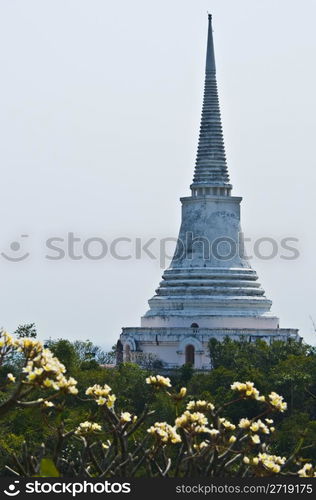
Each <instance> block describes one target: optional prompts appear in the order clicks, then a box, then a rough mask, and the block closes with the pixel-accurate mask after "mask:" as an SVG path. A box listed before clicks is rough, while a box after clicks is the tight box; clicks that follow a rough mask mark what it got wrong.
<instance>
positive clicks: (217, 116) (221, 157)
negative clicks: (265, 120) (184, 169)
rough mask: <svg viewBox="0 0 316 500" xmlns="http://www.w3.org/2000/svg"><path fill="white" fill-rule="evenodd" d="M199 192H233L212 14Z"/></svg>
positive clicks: (197, 168) (197, 178) (197, 167)
mask: <svg viewBox="0 0 316 500" xmlns="http://www.w3.org/2000/svg"><path fill="white" fill-rule="evenodd" d="M199 188H210V189H209V193H210V194H215V193H216V192H217V193H220V194H224V195H225V194H226V195H229V194H230V190H231V185H230V184H229V175H228V169H227V163H226V154H225V146H224V138H223V129H222V121H221V113H220V107H219V99H218V91H217V81H216V65H215V54H214V40H213V28H212V15H211V14H209V15H208V39H207V53H206V67H205V84H204V99H203V108H202V117H201V126H200V135H199V143H198V151H197V157H196V164H195V172H194V178H193V184H192V185H191V189H192V191H193V192H194V193H196V194H198V193H199V191H200V189H199ZM212 188H213V189H212ZM214 188H215V189H214ZM217 188H218V190H217V191H216V189H217Z"/></svg>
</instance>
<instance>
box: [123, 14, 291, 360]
mask: <svg viewBox="0 0 316 500" xmlns="http://www.w3.org/2000/svg"><path fill="white" fill-rule="evenodd" d="M190 188H191V196H188V197H185V198H181V203H182V223H181V227H180V232H179V237H178V243H177V247H176V250H175V254H174V257H173V260H172V262H171V265H170V267H169V268H168V269H167V270H166V271H165V272H164V274H163V276H162V281H161V283H160V284H159V287H158V289H157V290H156V294H155V295H154V297H153V298H151V299H150V300H149V310H148V311H147V312H146V314H145V315H144V316H143V317H142V318H141V326H140V327H129V328H123V330H122V333H121V335H120V340H119V341H118V361H123V360H124V361H133V360H135V359H136V358H137V356H136V355H135V353H138V352H143V353H152V354H153V355H155V356H156V357H157V359H159V360H161V361H162V362H163V365H164V366H165V367H166V368H175V367H179V366H181V365H183V364H184V363H192V365H193V366H194V368H195V369H201V370H203V369H210V368H211V365H210V357H209V352H208V342H209V340H210V339H211V338H216V339H218V340H221V339H224V338H225V337H226V336H229V337H231V338H232V339H236V340H239V339H246V340H247V341H250V342H251V341H254V340H255V339H259V338H260V339H263V340H265V341H267V342H269V343H270V342H272V341H273V340H288V339H295V340H300V337H299V335H298V330H296V329H284V328H280V327H279V319H278V318H277V317H276V316H274V315H273V314H272V313H271V312H270V309H271V301H270V300H268V299H267V298H266V296H265V292H264V290H263V288H262V287H261V285H260V283H259V282H258V276H257V274H256V272H255V271H254V270H253V269H252V268H251V267H250V265H249V262H248V261H247V258H246V257H245V255H244V250H243V240H242V233H241V228H240V202H241V200H242V198H240V197H236V196H232V195H231V191H232V185H231V184H230V182H229V174H228V169H227V164H226V157H225V148H224V140H223V133H222V124H221V116H220V108H219V101H218V93H217V82H216V70H215V57H214V44H213V31H212V16H211V15H209V28H208V42H207V56H206V74H205V88H204V101H203V109H202V118H201V127H200V136H199V144H198V152H197V159H196V166H195V172H194V178H193V183H192V184H191V186H190Z"/></svg>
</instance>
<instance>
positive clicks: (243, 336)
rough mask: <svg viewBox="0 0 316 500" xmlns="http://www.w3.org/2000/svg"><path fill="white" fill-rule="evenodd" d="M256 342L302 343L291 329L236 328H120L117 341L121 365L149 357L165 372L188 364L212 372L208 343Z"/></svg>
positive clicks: (296, 332)
mask: <svg viewBox="0 0 316 500" xmlns="http://www.w3.org/2000/svg"><path fill="white" fill-rule="evenodd" d="M225 337H229V338H230V339H232V340H237V341H241V340H244V341H246V342H255V341H256V340H257V339H260V340H263V341H265V342H267V343H268V344H272V342H274V341H276V340H281V341H286V342H288V341H296V342H299V341H301V340H302V339H301V337H300V336H299V334H298V330H296V329H292V328H275V329H272V328H271V329H262V330H257V329H251V328H245V329H236V328H234V329H233V328H221V329H217V328H194V327H192V328H176V327H173V328H141V327H139V328H123V331H122V334H121V336H120V341H121V342H122V345H124V350H123V361H131V362H133V361H137V353H144V354H151V355H153V356H154V357H156V358H157V361H158V360H159V361H161V362H162V365H163V367H164V368H166V369H172V368H178V367H180V366H182V365H183V364H185V363H187V362H191V363H192V365H193V368H194V369H197V370H211V369H212V366H211V361H210V355H209V349H208V343H209V341H210V339H212V338H215V339H216V340H218V341H223V340H224V338H225Z"/></svg>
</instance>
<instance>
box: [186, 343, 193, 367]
mask: <svg viewBox="0 0 316 500" xmlns="http://www.w3.org/2000/svg"><path fill="white" fill-rule="evenodd" d="M194 357H195V349H194V346H193V345H192V344H189V345H187V346H186V348H185V362H186V363H190V365H192V366H194Z"/></svg>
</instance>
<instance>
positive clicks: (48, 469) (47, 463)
mask: <svg viewBox="0 0 316 500" xmlns="http://www.w3.org/2000/svg"><path fill="white" fill-rule="evenodd" d="M40 477H60V474H59V471H58V470H57V469H56V466H55V464H54V462H53V461H52V460H51V459H50V458H43V459H42V460H41V465H40Z"/></svg>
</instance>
